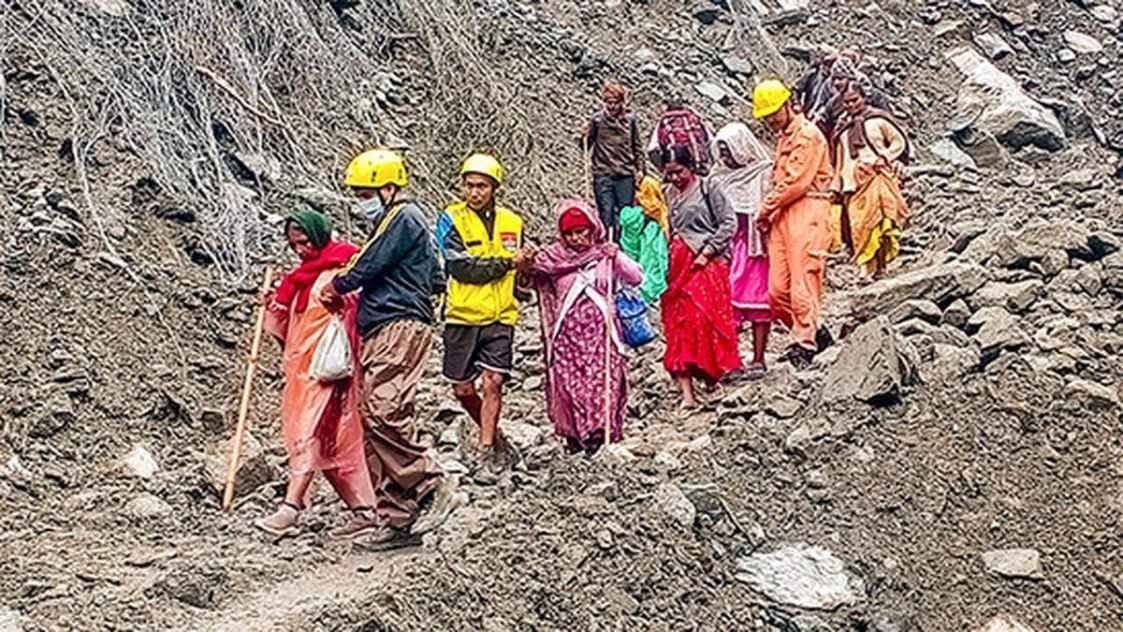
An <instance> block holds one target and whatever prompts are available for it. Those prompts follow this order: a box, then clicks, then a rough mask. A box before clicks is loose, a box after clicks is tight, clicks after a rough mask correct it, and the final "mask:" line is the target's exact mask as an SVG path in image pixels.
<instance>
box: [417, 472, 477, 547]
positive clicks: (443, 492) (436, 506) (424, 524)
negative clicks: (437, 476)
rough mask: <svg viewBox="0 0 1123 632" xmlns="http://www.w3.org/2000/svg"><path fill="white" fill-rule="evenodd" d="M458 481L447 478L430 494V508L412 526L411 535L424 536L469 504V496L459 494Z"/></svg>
mask: <svg viewBox="0 0 1123 632" xmlns="http://www.w3.org/2000/svg"><path fill="white" fill-rule="evenodd" d="M457 487H458V485H457V480H456V478H455V477H453V476H445V477H444V478H442V479H441V484H440V485H439V486H437V488H436V489H435V490H433V492H432V493H431V494H429V497H428V498H429V499H430V504H429V507H428V508H427V509H426V510H425V511H424V512H423V513H422V514H421V516H419V517H418V518H417V520H416V521H415V522H414V523H413V525H411V526H410V529H409V532H410V535H423V534H425V533H429V532H430V531H433V530H435V529H437V528H439V527H440V526H441V525H443V524H444V523H445V522H446V521H447V520H448V518H449V516H451V515H452V513H453V512H454V511H456V510H457V509H459V508H461V507H463V506H464V505H466V504H468V495H467V494H464V493H458V492H457Z"/></svg>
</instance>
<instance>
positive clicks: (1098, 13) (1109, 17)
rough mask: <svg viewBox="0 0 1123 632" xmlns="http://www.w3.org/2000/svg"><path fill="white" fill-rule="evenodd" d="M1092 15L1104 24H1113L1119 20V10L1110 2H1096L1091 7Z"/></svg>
mask: <svg viewBox="0 0 1123 632" xmlns="http://www.w3.org/2000/svg"><path fill="white" fill-rule="evenodd" d="M1092 16H1093V17H1095V18H1096V19H1097V20H1099V21H1100V22H1103V23H1105V24H1114V23H1116V22H1118V21H1119V11H1117V10H1116V9H1115V7H1113V6H1111V5H1110V4H1097V5H1096V6H1094V7H1092Z"/></svg>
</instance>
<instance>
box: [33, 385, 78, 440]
mask: <svg viewBox="0 0 1123 632" xmlns="http://www.w3.org/2000/svg"><path fill="white" fill-rule="evenodd" d="M77 419H78V414H77V412H75V410H74V402H72V401H71V400H70V396H68V395H67V394H66V393H55V394H53V395H51V397H50V399H48V400H47V410H46V411H45V412H44V413H43V414H42V415H40V416H39V418H38V419H36V420H35V422H34V423H33V424H32V425H31V428H30V429H29V430H28V434H29V435H30V436H31V437H32V438H35V439H49V438H51V437H53V436H55V435H56V434H58V433H59V432H62V431H63V430H65V429H66V428H67V427H69V426H70V424H72V423H74V422H75V421H76V420H77Z"/></svg>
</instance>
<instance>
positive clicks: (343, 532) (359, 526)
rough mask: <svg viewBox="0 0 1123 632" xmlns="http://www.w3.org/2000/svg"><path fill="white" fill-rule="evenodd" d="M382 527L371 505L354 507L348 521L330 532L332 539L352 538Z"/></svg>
mask: <svg viewBox="0 0 1123 632" xmlns="http://www.w3.org/2000/svg"><path fill="white" fill-rule="evenodd" d="M380 528H382V524H381V523H380V522H379V520H378V515H377V514H376V513H375V511H374V510H373V509H371V508H370V507H361V508H358V509H352V510H351V511H350V516H348V518H347V521H346V522H344V523H343V524H342V525H340V526H338V527H336V528H334V529H332V530H331V531H329V532H328V537H329V538H331V539H332V540H351V539H354V538H358V537H361V536H364V535H367V534H370V533H374V532H375V531H378V530H379V529H380Z"/></svg>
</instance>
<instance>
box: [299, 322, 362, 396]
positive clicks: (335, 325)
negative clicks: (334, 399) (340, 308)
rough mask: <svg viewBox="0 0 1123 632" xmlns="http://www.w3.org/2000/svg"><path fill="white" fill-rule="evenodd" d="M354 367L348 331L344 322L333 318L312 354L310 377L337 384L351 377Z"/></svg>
mask: <svg viewBox="0 0 1123 632" xmlns="http://www.w3.org/2000/svg"><path fill="white" fill-rule="evenodd" d="M353 370H354V366H353V364H352V361H351V341H350V340H348V339H347V329H346V328H345V327H344V326H343V321H341V320H339V319H338V318H332V319H331V322H330V323H328V326H327V327H325V328H324V333H322V334H320V341H319V342H317V343H316V352H315V353H313V354H312V366H311V368H309V370H308V374H309V376H311V378H312V379H314V380H319V381H321V382H336V381H338V380H342V379H346V378H349V377H351V372H352V371H353Z"/></svg>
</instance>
